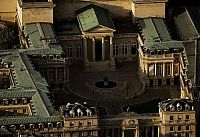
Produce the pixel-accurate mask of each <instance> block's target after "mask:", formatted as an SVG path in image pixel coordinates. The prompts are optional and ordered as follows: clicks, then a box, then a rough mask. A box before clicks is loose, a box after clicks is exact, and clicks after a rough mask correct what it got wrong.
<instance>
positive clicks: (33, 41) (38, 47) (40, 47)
mask: <svg viewBox="0 0 200 137" xmlns="http://www.w3.org/2000/svg"><path fill="white" fill-rule="evenodd" d="M25 34H26V35H27V36H28V38H29V40H30V47H29V48H28V49H27V50H28V51H30V53H29V54H61V53H63V51H62V48H61V46H60V45H59V43H58V41H57V38H56V36H55V34H54V31H53V28H52V24H50V23H31V24H27V25H26V26H25ZM31 50H34V51H33V52H32V51H31Z"/></svg>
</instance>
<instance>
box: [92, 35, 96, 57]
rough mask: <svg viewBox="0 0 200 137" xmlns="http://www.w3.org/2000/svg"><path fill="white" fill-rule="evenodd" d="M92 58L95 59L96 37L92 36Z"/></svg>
mask: <svg viewBox="0 0 200 137" xmlns="http://www.w3.org/2000/svg"><path fill="white" fill-rule="evenodd" d="M92 60H93V61H95V38H92Z"/></svg>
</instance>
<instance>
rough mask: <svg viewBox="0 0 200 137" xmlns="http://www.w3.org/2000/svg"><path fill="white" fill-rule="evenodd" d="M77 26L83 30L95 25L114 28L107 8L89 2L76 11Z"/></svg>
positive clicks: (92, 27) (85, 30)
mask: <svg viewBox="0 0 200 137" xmlns="http://www.w3.org/2000/svg"><path fill="white" fill-rule="evenodd" d="M76 16H77V19H78V22H79V26H80V28H81V30H82V31H83V32H87V31H90V30H92V29H94V28H96V27H99V26H100V27H106V28H108V29H111V30H113V31H114V30H115V27H114V24H113V21H112V18H111V16H110V14H109V12H108V10H106V9H104V8H102V7H99V6H96V5H93V4H90V5H88V6H86V7H83V8H81V9H79V10H77V11H76Z"/></svg>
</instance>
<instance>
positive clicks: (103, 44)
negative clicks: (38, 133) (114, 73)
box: [101, 37, 105, 60]
mask: <svg viewBox="0 0 200 137" xmlns="http://www.w3.org/2000/svg"><path fill="white" fill-rule="evenodd" d="M101 41H102V60H105V39H104V37H102V39H101Z"/></svg>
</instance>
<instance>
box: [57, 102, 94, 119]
mask: <svg viewBox="0 0 200 137" xmlns="http://www.w3.org/2000/svg"><path fill="white" fill-rule="evenodd" d="M61 109H62V111H63V115H64V116H65V117H80V115H79V114H78V113H79V112H80V113H82V114H81V116H88V113H90V115H89V116H94V115H96V108H95V107H91V106H89V105H88V104H86V103H85V104H80V103H77V102H76V103H74V104H70V103H68V104H67V105H63V106H62V107H61Z"/></svg>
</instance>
